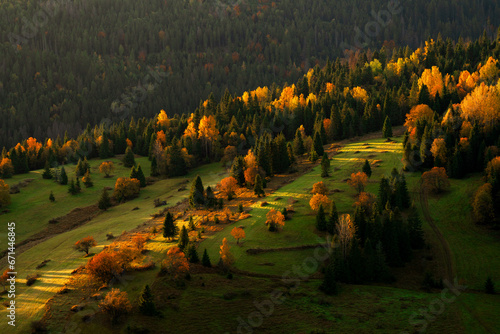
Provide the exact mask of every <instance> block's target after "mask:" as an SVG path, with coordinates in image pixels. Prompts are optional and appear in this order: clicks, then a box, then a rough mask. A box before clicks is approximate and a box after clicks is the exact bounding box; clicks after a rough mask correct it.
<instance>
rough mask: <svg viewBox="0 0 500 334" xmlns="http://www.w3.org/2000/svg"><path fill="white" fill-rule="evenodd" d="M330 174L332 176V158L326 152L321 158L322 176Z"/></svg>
mask: <svg viewBox="0 0 500 334" xmlns="http://www.w3.org/2000/svg"><path fill="white" fill-rule="evenodd" d="M328 176H330V159H328V155H327V154H326V152H325V153H323V157H322V158H321V177H328Z"/></svg>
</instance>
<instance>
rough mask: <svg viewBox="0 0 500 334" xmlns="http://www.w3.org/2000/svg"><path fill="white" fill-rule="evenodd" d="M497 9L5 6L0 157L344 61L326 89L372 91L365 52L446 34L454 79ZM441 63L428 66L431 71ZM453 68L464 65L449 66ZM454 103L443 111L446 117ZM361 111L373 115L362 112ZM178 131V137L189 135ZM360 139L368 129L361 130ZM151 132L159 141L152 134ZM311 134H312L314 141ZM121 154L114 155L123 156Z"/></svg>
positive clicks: (492, 32)
mask: <svg viewBox="0 0 500 334" xmlns="http://www.w3.org/2000/svg"><path fill="white" fill-rule="evenodd" d="M391 6H392V7H391ZM389 7H391V8H396V9H397V10H396V11H394V13H395V14H391V15H389V19H390V23H387V24H386V23H385V21H386V20H387V19H384V13H388V8H389ZM499 7H500V5H499V4H498V3H497V2H496V1H493V0H486V1H482V2H474V1H464V0H460V1H458V0H455V1H440V2H435V1H431V2H429V1H424V0H417V1H411V2H405V1H403V2H398V3H395V2H387V1H380V0H374V1H362V0H356V1H326V0H321V1H314V2H310V1H304V0H294V1H291V0H285V1H275V2H270V1H265V0H260V1H253V0H247V1H233V2H232V1H173V0H164V1H159V0H151V1H147V2H138V1H129V0H125V1H116V0H99V1H97V0H90V1H78V0H68V1H52V2H51V1H49V2H36V1H31V0H22V1H10V0H9V1H6V0H1V1H0V59H1V61H0V119H1V120H2V121H1V123H0V146H6V147H10V146H13V145H15V144H16V143H17V142H22V141H23V140H25V139H26V138H28V137H30V136H33V137H36V138H37V139H38V140H41V141H43V140H45V138H48V137H50V138H53V139H55V138H57V136H61V137H63V135H64V133H65V132H67V133H68V135H69V136H70V137H75V138H76V137H77V136H78V134H79V133H80V132H81V131H82V130H83V129H85V128H86V126H87V124H91V125H92V126H94V125H96V124H99V123H101V122H102V121H103V120H104V119H106V120H110V121H111V122H116V123H119V122H120V121H122V120H125V121H126V122H127V125H128V123H129V122H130V119H131V117H132V116H134V117H135V119H136V120H137V119H139V118H141V117H148V118H150V117H152V116H154V115H156V114H157V113H158V111H159V110H160V109H164V110H166V112H167V114H168V115H169V116H173V115H174V114H176V113H178V114H189V113H191V112H194V111H195V109H196V108H197V107H198V106H199V103H200V100H205V99H206V98H207V97H208V96H209V95H210V94H213V100H217V101H218V100H220V99H223V98H224V96H226V97H227V96H228V93H225V92H226V91H228V92H230V93H231V94H232V95H241V94H242V93H243V92H244V91H245V90H249V89H255V88H256V87H258V86H268V87H271V89H270V90H271V91H272V92H273V94H277V93H279V89H278V86H281V85H283V84H284V83H285V82H289V83H293V82H297V81H298V80H299V79H301V78H302V76H303V75H304V74H306V73H307V71H308V70H309V69H310V68H312V67H314V66H316V65H320V66H321V67H323V66H325V65H326V64H327V63H326V61H327V59H335V58H336V57H346V59H347V60H348V61H349V63H350V65H351V66H350V67H346V65H341V64H340V63H337V64H336V65H333V64H334V62H333V61H332V62H331V63H330V65H328V66H327V67H326V69H325V70H324V73H325V78H324V79H322V80H323V81H324V82H326V81H325V80H327V78H326V77H328V81H330V82H333V83H335V84H339V83H340V82H343V83H345V84H346V85H351V84H356V85H360V84H364V79H363V78H362V77H359V76H357V74H359V73H358V72H356V71H362V67H358V68H355V69H354V67H355V66H354V67H353V65H355V64H356V62H357V61H358V58H359V57H360V53H359V50H358V49H361V50H363V51H365V52H366V51H367V52H366V54H365V57H366V56H368V58H370V59H371V58H372V57H373V53H372V52H370V51H369V50H370V49H372V50H379V49H380V48H381V47H383V49H382V50H383V52H382V54H381V56H382V57H385V58H387V59H391V58H392V57H393V55H395V54H396V53H397V52H399V53H401V54H400V55H401V56H404V50H402V49H398V48H395V46H399V45H409V46H410V48H413V49H415V48H417V47H419V46H421V45H422V44H423V42H424V40H426V39H427V38H428V37H432V38H434V39H438V37H439V36H438V35H440V37H441V38H442V40H443V41H445V40H446V39H447V38H451V39H452V40H454V41H459V38H462V39H463V40H461V41H460V43H459V45H460V47H459V50H457V52H459V53H460V52H461V53H463V54H460V55H459V57H462V58H457V59H452V58H450V57H452V56H451V55H447V57H446V60H442V62H443V64H437V65H443V66H448V68H446V69H444V68H443V67H441V66H440V68H441V69H442V70H443V69H444V71H445V72H446V73H451V72H452V71H453V70H457V69H464V66H465V67H468V66H470V67H473V66H472V64H477V63H478V62H480V61H485V59H483V58H484V57H483V56H484V55H485V54H487V52H485V53H484V54H475V53H474V52H475V51H470V52H471V53H470V54H469V53H467V52H469V50H472V49H471V48H467V45H468V44H467V41H468V40H469V39H472V40H474V39H476V38H478V37H479V36H481V35H482V34H483V33H485V34H486V36H487V37H489V38H491V39H494V38H495V37H496V27H497V26H498V24H500V22H499V18H500V8H499ZM377 16H379V19H377ZM380 18H382V19H383V20H384V22H383V26H379V27H380V29H379V30H378V31H375V32H372V33H371V35H370V37H369V38H363V39H360V38H358V37H357V35H356V34H357V32H356V29H355V28H356V27H359V29H360V30H362V31H365V30H366V29H365V28H367V27H369V24H370V23H373V22H377V20H380ZM373 26H374V25H373V24H372V25H371V26H370V27H373ZM441 43H442V44H440V45H441V46H440V47H441V49H440V50H437V51H439V52H441V53H443V52H444V53H446V52H448V48H450V47H448V45H449V44H450V43H451V42H449V43H448V44H447V43H446V42H441ZM476 43H477V42H476ZM345 48H349V49H351V52H345ZM451 49H453V50H455V49H456V47H455V45H453V46H452V47H451ZM356 51H357V52H356ZM444 56H445V55H443V57H444ZM438 61H440V60H439V59H436V60H432V59H429V58H428V59H427V60H426V64H425V65H426V66H427V67H428V65H434V64H435V63H437V62H438ZM454 61H456V62H457V63H456V64H450V62H454ZM382 62H383V59H382ZM445 63H446V64H445ZM362 65H364V63H363V64H362ZM417 72H418V71H417ZM316 73H318V72H316ZM418 74H420V73H418ZM409 79H410V74H408V75H406V74H405V78H404V79H399V80H395V81H394V80H393V79H391V80H392V81H391V80H389V82H388V83H387V84H384V87H387V88H388V89H387V90H386V91H385V95H387V96H388V99H389V101H390V100H391V99H393V100H394V99H396V98H397V96H401V95H404V94H405V92H406V91H407V90H409V89H410V88H411V82H410V81H409ZM359 80H361V82H359V83H358V82H357V81H359ZM324 82H323V83H324ZM273 83H275V84H276V85H278V86H273ZM367 84H370V83H369V82H368V83H367ZM318 87H319V86H318ZM376 89H378V88H376ZM398 90H400V91H399V93H397V92H398ZM318 91H319V88H318V89H316V88H314V89H312V92H316V93H317V92H318ZM275 97H276V96H273V98H275ZM385 99H386V96H377V97H376V98H375V99H374V101H371V100H372V99H370V103H369V105H373V103H375V101H377V102H378V103H381V104H382V105H384V100H385ZM336 103H340V104H336ZM343 103H344V102H343V101H337V100H327V102H324V103H322V105H321V107H317V110H325V112H324V114H323V116H325V117H326V116H328V117H329V116H330V115H329V114H330V109H331V105H332V104H336V105H337V107H338V109H339V110H341V109H342V104H343ZM348 104H349V103H348ZM447 104H448V101H443V105H442V106H441V107H442V108H444V107H446V106H447ZM346 107H348V106H346ZM234 108H235V109H234V111H231V112H229V113H228V114H227V115H226V116H225V117H224V118H223V119H219V118H218V121H219V122H221V123H222V124H223V126H227V124H228V123H229V121H230V120H231V117H232V116H233V115H236V114H238V110H240V111H239V114H238V115H239V117H240V118H244V119H248V118H249V117H250V118H251V117H253V114H254V112H255V110H248V111H247V110H245V109H244V108H242V106H238V105H237V106H234ZM359 108H361V109H364V108H365V106H356V107H355V108H354V109H355V110H358V109H359ZM408 108H409V106H407V105H403V106H402V109H401V111H400V112H398V115H394V117H393V118H392V121H393V122H394V123H395V124H400V123H401V122H402V121H403V117H404V114H405V112H406V111H407V109H408ZM358 112H359V111H358ZM384 112H385V111H384ZM386 113H388V112H386ZM314 114H315V115H314V116H311V117H316V112H315V113H314ZM354 116H355V117H356V114H354ZM272 118H273V116H272V114H271V115H270V116H265V117H264V119H262V120H259V119H258V120H256V121H254V122H256V123H255V124H254V125H258V122H262V121H265V120H266V121H269V119H272ZM241 121H242V120H241ZM314 121H315V120H314V119H312V121H310V123H311V124H313V123H314ZM355 121H356V120H355ZM225 122H227V123H225ZM297 122H299V121H297ZM381 122H383V119H381V120H380V119H377V122H376V124H375V125H373V126H370V129H371V128H372V127H373V128H378V126H379V125H380V124H381ZM108 123H109V122H108ZM134 124H135V123H134ZM139 124H140V126H139V128H138V131H139V130H140V131H143V130H144V128H146V125H145V123H139ZM180 124H181V125H182V124H186V123H185V121H184V123H183V122H180ZM300 124H301V123H300V122H299V123H298V125H300ZM241 126H242V124H241ZM243 128H244V127H243V126H242V129H243ZM295 128H296V127H290V129H292V130H290V131H293V132H294V131H295ZM179 129H181V130H177V137H178V138H179V137H180V135H181V134H182V131H183V129H182V127H180V128H179ZM221 130H222V129H221ZM358 130H361V128H359V129H354V131H355V132H357V131H358ZM365 130H369V129H365ZM149 131H150V133H148V135H151V133H152V131H153V129H152V128H151V129H150V130H149ZM311 131H312V126H311V125H310V126H309V127H308V128H307V132H311ZM349 131H351V130H349ZM174 135H175V134H172V137H173V136H174ZM346 135H349V134H346ZM286 136H287V138H290V136H293V133H289V134H286ZM149 141H150V139H149V138H146V139H145V142H149ZM141 145H142V144H141ZM144 145H145V146H144V147H146V149H144V152H143V153H146V154H147V149H148V148H147V145H146V143H145V144H144ZM224 145H226V144H225V143H224ZM223 147H224V146H223ZM118 148H119V149H117V148H116V147H115V149H116V151H117V152H118V151H120V150H121V148H122V147H120V146H119V147H118ZM42 164H43V162H42ZM32 167H33V166H32Z"/></svg>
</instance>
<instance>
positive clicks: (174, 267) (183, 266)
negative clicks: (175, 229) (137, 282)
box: [161, 247, 189, 279]
mask: <svg viewBox="0 0 500 334" xmlns="http://www.w3.org/2000/svg"><path fill="white" fill-rule="evenodd" d="M161 272H162V273H166V274H170V275H171V276H172V277H173V278H174V279H178V278H180V277H182V276H183V275H185V274H187V273H188V272H189V262H188V260H187V258H186V255H185V254H184V253H183V252H182V251H181V249H180V248H179V247H172V248H170V249H169V250H168V252H167V257H166V258H165V260H163V262H162V263H161Z"/></svg>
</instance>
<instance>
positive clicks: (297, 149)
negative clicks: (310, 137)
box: [292, 129, 306, 156]
mask: <svg viewBox="0 0 500 334" xmlns="http://www.w3.org/2000/svg"><path fill="white" fill-rule="evenodd" d="M292 146H293V153H294V154H295V155H296V156H301V155H302V154H304V153H305V152H306V148H305V147H304V141H303V140H302V133H301V132H300V130H299V129H297V131H296V132H295V138H294V139H293V144H292Z"/></svg>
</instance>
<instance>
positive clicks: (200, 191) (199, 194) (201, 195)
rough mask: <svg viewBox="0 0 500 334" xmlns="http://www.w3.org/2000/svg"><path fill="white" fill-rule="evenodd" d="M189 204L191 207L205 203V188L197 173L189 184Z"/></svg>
mask: <svg viewBox="0 0 500 334" xmlns="http://www.w3.org/2000/svg"><path fill="white" fill-rule="evenodd" d="M189 204H190V205H191V206H192V207H198V206H200V205H203V204H205V188H204V187H203V182H202V181H201V177H200V176H199V175H196V178H195V179H194V180H193V183H192V184H191V191H190V193H189Z"/></svg>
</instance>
